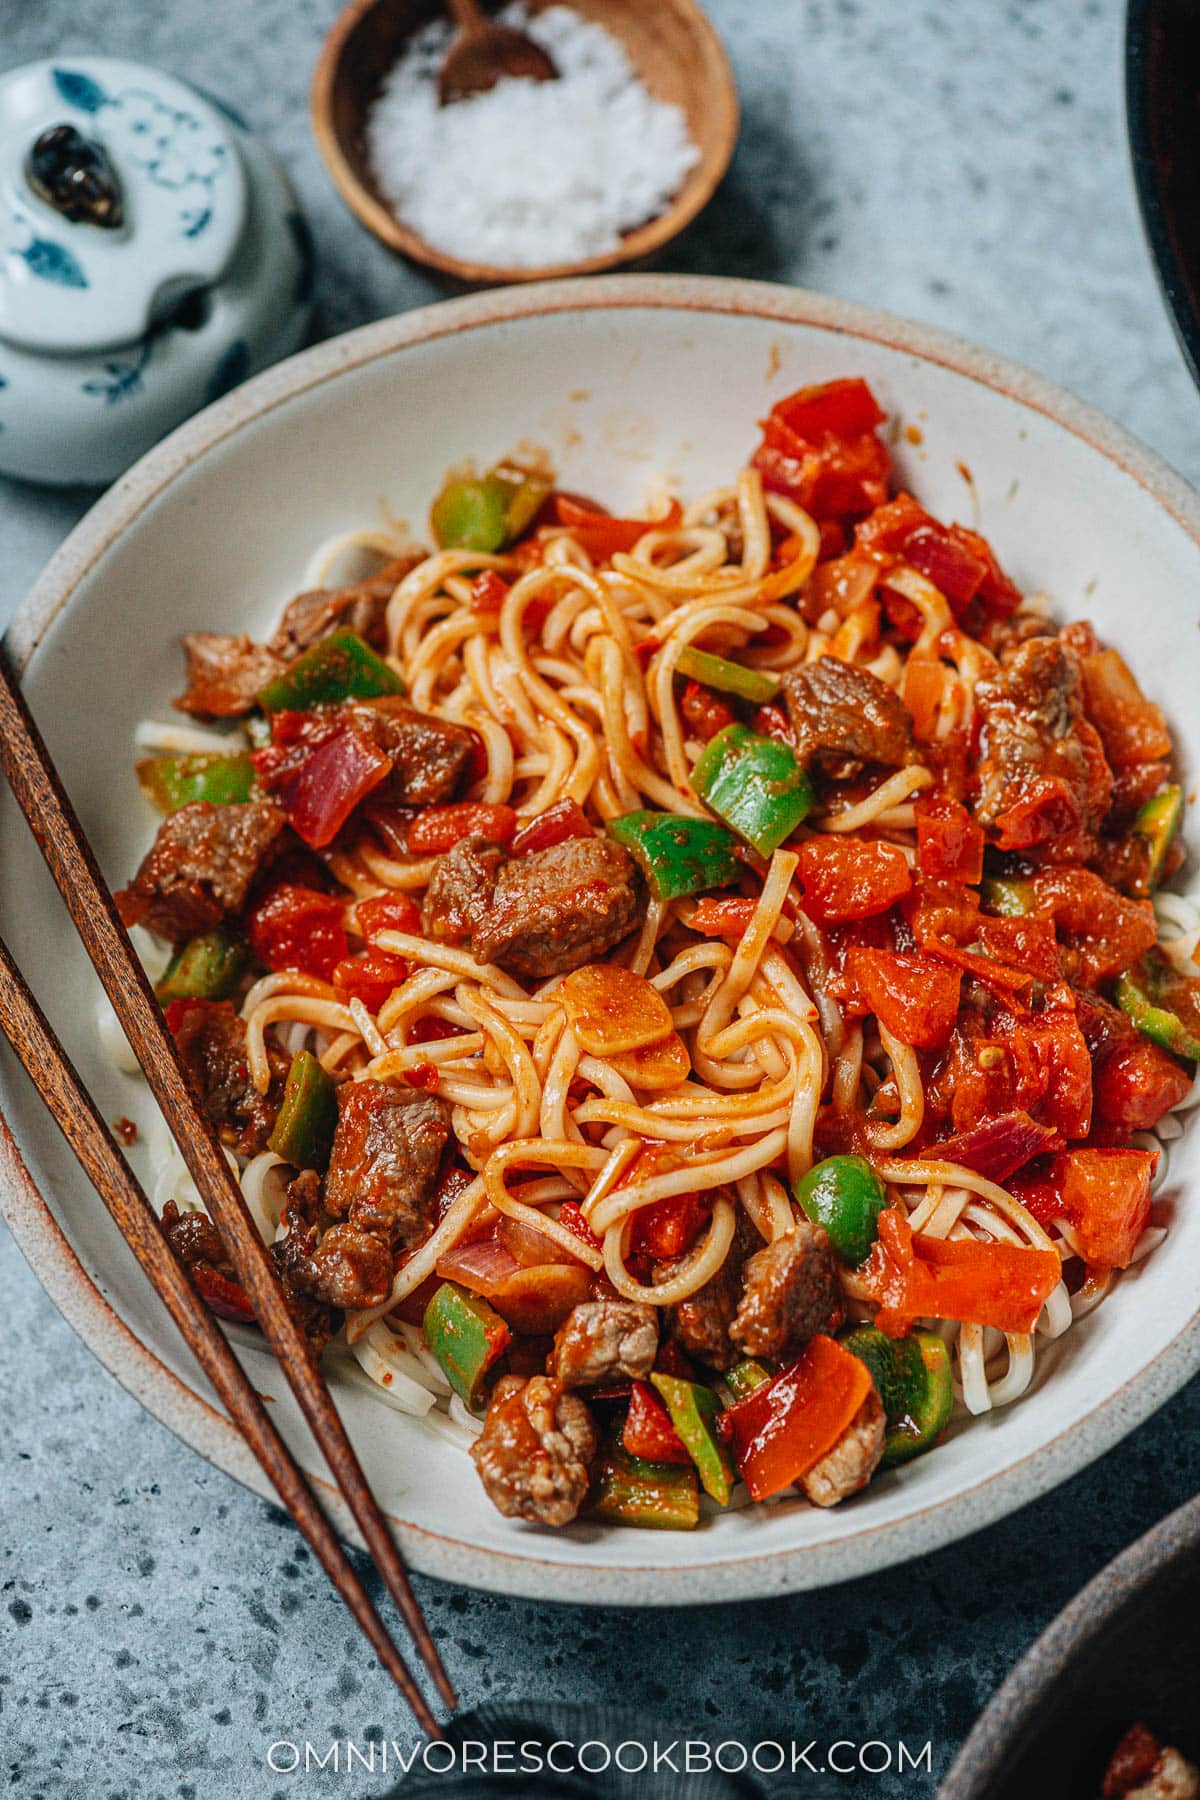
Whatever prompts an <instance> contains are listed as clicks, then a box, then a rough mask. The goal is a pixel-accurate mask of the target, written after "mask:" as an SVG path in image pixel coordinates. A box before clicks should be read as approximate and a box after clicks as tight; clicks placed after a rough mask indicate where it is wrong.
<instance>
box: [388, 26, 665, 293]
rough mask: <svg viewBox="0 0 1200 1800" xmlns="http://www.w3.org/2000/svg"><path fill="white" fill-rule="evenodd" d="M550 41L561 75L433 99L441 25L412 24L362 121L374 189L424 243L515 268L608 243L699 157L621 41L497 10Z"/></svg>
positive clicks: (652, 207)
mask: <svg viewBox="0 0 1200 1800" xmlns="http://www.w3.org/2000/svg"><path fill="white" fill-rule="evenodd" d="M498 18H499V22H501V23H502V24H505V25H514V26H516V27H517V28H518V29H519V30H522V31H527V32H528V33H529V35H530V36H531V37H532V38H533V39H534V40H535V41H536V42H537V43H539V44H540V45H542V47H543V48H544V49H545V50H547V51H548V52H549V54H550V56H552V57H553V59H554V62H555V64H556V66H557V68H558V71H559V77H560V78H559V80H557V81H527V80H524V81H523V80H516V79H512V78H506V79H505V80H502V81H500V82H498V83H497V84H496V86H495V87H494V88H492V89H491V90H490V92H488V93H485V94H479V95H477V96H475V97H473V98H472V99H469V100H459V101H456V102H455V103H454V104H452V105H450V106H445V107H443V106H439V104H438V96H437V75H438V70H439V68H440V66H441V62H442V58H443V56H444V55H445V52H446V50H447V48H448V46H449V44H450V40H451V36H452V31H451V28H450V26H449V24H448V23H446V22H445V21H442V20H436V21H434V23H433V24H431V25H428V26H426V27H425V28H424V29H423V30H422V31H420V32H418V33H417V34H416V35H415V36H414V37H413V38H412V40H411V42H410V44H409V47H408V49H407V51H406V52H405V54H404V56H403V57H402V58H401V60H400V61H399V62H398V63H397V64H396V66H395V67H394V68H393V69H392V71H391V73H390V74H389V75H388V76H387V78H386V80H385V81H384V84H383V88H382V91H381V92H380V95H379V98H378V99H377V100H376V102H375V104H374V105H373V107H372V108H371V111H370V114H369V116H368V120H367V148H368V152H369V154H370V159H371V166H372V169H373V171H374V175H375V180H376V182H377V184H378V186H379V190H380V193H381V194H382V196H383V198H384V199H385V200H386V201H387V202H388V204H389V205H390V206H391V207H392V208H393V209H394V211H395V213H396V216H397V217H398V218H399V219H401V220H402V221H403V222H404V224H406V225H407V226H408V227H409V228H410V229H411V230H413V231H415V232H416V233H417V234H418V235H419V236H420V237H422V238H424V239H425V241H426V242H427V243H428V244H430V245H431V246H434V247H436V248H437V249H439V250H443V251H445V252H446V253H447V254H448V255H451V256H456V257H459V258H460V259H462V260H464V261H469V262H478V263H491V264H493V265H496V266H504V267H511V268H538V267H542V266H545V265H547V264H552V263H566V262H577V261H580V260H582V259H583V258H585V257H590V256H600V255H603V254H604V253H605V252H606V251H609V250H615V249H616V248H617V247H618V246H619V244H620V240H621V234H622V233H623V232H626V231H629V230H632V228H633V227H634V226H635V225H641V224H643V223H644V222H645V221H646V220H647V219H652V218H655V217H657V216H658V214H659V213H661V212H662V211H663V210H664V209H665V208H666V206H667V205H668V203H669V202H670V201H671V199H672V198H673V197H674V196H675V194H677V193H678V191H679V189H680V187H681V185H682V183H683V180H684V177H685V176H686V175H687V173H688V171H689V170H690V169H691V168H693V167H694V166H695V164H696V162H697V160H698V158H699V154H700V153H699V151H698V150H697V148H696V146H695V144H694V143H693V142H692V140H691V138H690V137H689V136H688V129H687V121H686V119H685V117H684V114H683V111H682V109H681V108H680V107H678V106H672V105H670V104H668V103H667V102H666V101H663V100H657V99H655V98H654V96H653V95H652V94H651V93H649V91H648V90H647V89H646V88H645V87H644V86H643V84H642V83H641V81H640V80H639V79H638V77H637V75H636V74H635V72H634V70H633V67H632V65H631V63H630V61H629V58H628V57H627V56H626V54H625V51H624V49H623V48H622V46H621V45H620V44H619V43H618V42H617V40H616V39H615V38H614V37H612V36H611V34H610V33H609V32H607V31H605V29H604V28H603V26H601V25H596V24H594V23H593V22H592V21H591V20H588V19H584V18H582V17H581V16H580V14H579V13H577V12H575V11H574V10H573V9H572V8H571V7H570V6H551V7H548V8H547V9H546V10H545V11H544V12H539V13H536V14H533V15H530V14H529V13H528V12H527V11H526V8H525V6H524V5H521V4H516V5H512V6H507V7H505V9H504V11H503V12H501V13H500V14H499V15H498Z"/></svg>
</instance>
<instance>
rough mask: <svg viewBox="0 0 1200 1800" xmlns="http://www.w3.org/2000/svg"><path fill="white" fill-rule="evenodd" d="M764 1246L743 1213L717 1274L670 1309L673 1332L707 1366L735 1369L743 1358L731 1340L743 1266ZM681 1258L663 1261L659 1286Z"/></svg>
mask: <svg viewBox="0 0 1200 1800" xmlns="http://www.w3.org/2000/svg"><path fill="white" fill-rule="evenodd" d="M761 1248H762V1239H761V1238H760V1237H759V1235H758V1232H757V1231H756V1230H755V1229H754V1227H753V1225H751V1224H750V1222H749V1220H748V1219H746V1218H745V1217H744V1216H743V1215H742V1214H741V1213H739V1214H738V1221H737V1230H736V1234H735V1236H734V1240H733V1243H732V1244H731V1245H730V1246H729V1254H728V1255H727V1256H726V1258H725V1261H724V1262H723V1263H722V1264H721V1267H720V1268H719V1269H718V1270H717V1272H716V1274H715V1275H714V1276H713V1277H712V1279H711V1280H710V1281H706V1282H705V1284H704V1286H703V1287H702V1288H698V1289H697V1290H696V1292H695V1293H694V1294H690V1295H689V1296H688V1298H687V1299H686V1300H678V1301H676V1303H675V1305H674V1306H672V1307H669V1308H668V1309H667V1316H668V1320H669V1330H670V1333H671V1336H672V1337H673V1338H674V1339H675V1340H676V1342H677V1343H679V1344H680V1345H681V1346H682V1348H683V1349H684V1350H685V1351H686V1352H687V1354H688V1355H689V1356H691V1357H693V1358H694V1359H695V1360H696V1361H697V1362H699V1363H703V1364H704V1366H705V1367H706V1368H709V1369H719V1370H723V1369H732V1367H733V1365H734V1363H736V1362H740V1361H741V1354H740V1352H739V1351H738V1350H736V1349H735V1348H734V1345H733V1343H732V1342H731V1340H730V1336H729V1327H730V1326H731V1325H732V1324H733V1320H734V1315H735V1314H736V1312H737V1309H738V1301H739V1300H740V1299H741V1294H742V1266H743V1264H744V1263H745V1261H746V1258H747V1256H748V1255H749V1254H750V1252H751V1251H752V1250H755V1249H761ZM681 1260H682V1259H676V1260H674V1261H671V1262H665V1263H660V1264H659V1265H658V1267H657V1268H656V1269H655V1270H654V1273H653V1276H652V1277H651V1279H652V1280H653V1282H654V1284H655V1286H661V1285H662V1283H663V1282H664V1281H669V1280H670V1279H671V1277H672V1276H673V1275H674V1274H675V1273H676V1272H677V1270H678V1268H679V1265H680V1261H681Z"/></svg>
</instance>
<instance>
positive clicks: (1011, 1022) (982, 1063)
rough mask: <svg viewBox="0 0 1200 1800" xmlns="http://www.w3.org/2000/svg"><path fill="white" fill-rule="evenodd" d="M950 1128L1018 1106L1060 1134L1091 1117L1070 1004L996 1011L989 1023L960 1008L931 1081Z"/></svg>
mask: <svg viewBox="0 0 1200 1800" xmlns="http://www.w3.org/2000/svg"><path fill="white" fill-rule="evenodd" d="M934 1088H935V1098H936V1097H940V1096H941V1095H945V1097H946V1101H947V1103H948V1110H949V1113H950V1116H951V1118H952V1119H953V1122H954V1126H955V1129H956V1130H957V1131H960V1132H969V1131H973V1130H974V1129H975V1127H976V1126H977V1125H979V1124H981V1123H982V1122H983V1121H984V1120H986V1119H996V1118H1001V1117H1002V1116H1003V1115H1004V1114H1005V1113H1011V1112H1015V1111H1024V1112H1028V1113H1030V1114H1032V1116H1033V1117H1034V1118H1035V1119H1037V1120H1039V1121H1040V1122H1041V1123H1042V1124H1044V1125H1049V1126H1051V1127H1052V1128H1053V1129H1054V1130H1056V1131H1058V1132H1060V1133H1061V1134H1062V1136H1063V1137H1066V1138H1081V1137H1086V1136H1087V1134H1088V1132H1089V1130H1090V1128H1091V1122H1092V1064H1091V1058H1090V1057H1089V1055H1088V1048H1087V1044H1086V1043H1085V1042H1084V1038H1083V1033H1082V1032H1081V1031H1080V1029H1079V1021H1078V1020H1077V1018H1076V1016H1075V1011H1074V1008H1073V1007H1071V1006H1054V1007H1049V1008H1047V1010H1046V1011H1044V1012H1041V1013H1036V1014H1035V1013H1029V1014H1025V1015H1023V1016H1022V1017H1020V1018H1018V1017H1015V1016H1012V1015H1009V1014H1007V1013H1004V1012H1000V1011H998V1012H997V1014H996V1016H995V1017H994V1018H993V1019H992V1021H991V1022H990V1023H988V1024H985V1023H984V1021H983V1020H982V1018H981V1017H980V1016H979V1015H977V1014H973V1013H966V1012H964V1013H963V1014H962V1016H961V1017H960V1019H959V1021H958V1023H957V1025H956V1026H955V1028H954V1031H953V1033H952V1034H951V1039H950V1048H949V1051H948V1053H947V1056H946V1059H945V1062H944V1063H943V1064H942V1066H941V1069H940V1071H939V1075H938V1077H937V1079H936V1082H935V1084H934Z"/></svg>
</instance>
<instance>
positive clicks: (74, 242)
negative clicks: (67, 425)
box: [0, 56, 247, 355]
mask: <svg viewBox="0 0 1200 1800" xmlns="http://www.w3.org/2000/svg"><path fill="white" fill-rule="evenodd" d="M35 145H36V146H37V148H36V150H35ZM72 214H73V215H74V216H71V215H72ZM246 214H247V181H246V170H245V165H244V162H243V158H242V154H241V152H240V149H239V145H238V133H237V131H236V129H235V128H234V127H233V126H232V125H231V123H230V121H229V120H228V119H227V118H226V117H225V116H223V115H222V113H221V112H219V111H218V109H217V108H216V107H215V106H213V105H212V104H211V103H210V102H209V101H208V100H206V99H204V98H203V97H202V96H201V95H200V94H198V93H197V92H196V91H195V90H194V89H193V88H190V87H186V86H184V84H183V83H182V82H180V81H177V80H175V78H174V77H173V76H170V75H166V74H163V73H161V72H160V71H158V70H152V69H147V68H144V67H142V66H141V65H139V64H136V63H130V62H124V61H120V60H118V59H116V58H112V57H92V56H89V57H87V58H86V59H78V60H73V59H71V58H69V57H67V58H64V59H63V60H62V61H61V62H60V61H50V62H42V63H32V64H29V65H27V66H26V67H24V68H19V69H15V70H13V71H12V72H11V73H9V74H7V75H4V76H2V77H0V339H2V340H6V341H7V342H8V343H10V344H12V345H14V346H16V347H18V348H20V349H22V350H28V351H34V352H50V353H54V354H60V355H61V354H78V353H80V352H84V351H97V350H105V349H110V348H115V347H116V346H118V345H121V344H129V343H133V342H135V341H137V340H138V339H140V338H143V337H144V336H145V335H146V334H147V333H148V332H149V331H150V330H151V329H152V328H153V327H154V326H156V325H157V324H159V323H160V322H162V321H164V320H166V319H167V318H169V317H170V316H171V314H172V312H173V311H174V310H175V309H176V308H177V307H178V306H179V303H180V302H181V301H182V300H183V299H184V297H185V296H186V295H187V294H189V293H191V292H194V291H195V290H196V289H202V288H211V287H213V286H214V285H215V284H216V283H217V282H219V280H220V279H221V277H222V275H223V274H224V273H225V271H226V270H227V269H228V268H229V265H230V263H231V262H232V260H233V258H234V255H235V252H236V251H237V248H238V245H239V242H240V240H241V238H242V234H243V232H244V230H245V226H246Z"/></svg>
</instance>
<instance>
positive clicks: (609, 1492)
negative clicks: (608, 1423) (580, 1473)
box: [588, 1439, 700, 1531]
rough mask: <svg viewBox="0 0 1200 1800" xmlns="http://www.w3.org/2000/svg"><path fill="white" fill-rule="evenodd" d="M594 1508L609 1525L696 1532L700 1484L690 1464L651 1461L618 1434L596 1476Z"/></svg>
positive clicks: (604, 1453)
mask: <svg viewBox="0 0 1200 1800" xmlns="http://www.w3.org/2000/svg"><path fill="white" fill-rule="evenodd" d="M588 1513H589V1515H590V1517H592V1518H593V1519H603V1520H604V1521H605V1522H606V1523H607V1524H609V1525H639V1526H641V1527H642V1528H643V1529H644V1530H650V1531H694V1530H695V1528H696V1526H697V1525H698V1524H699V1523H700V1487H699V1483H698V1482H697V1480H696V1471H695V1469H693V1468H692V1467H691V1466H690V1465H689V1464H687V1463H657V1462H647V1461H646V1460H645V1459H644V1458H643V1457H641V1456H631V1455H630V1453H629V1451H628V1450H626V1449H625V1447H624V1445H623V1444H621V1443H619V1442H617V1441H616V1440H615V1439H612V1440H610V1441H609V1442H607V1443H606V1444H605V1445H604V1447H603V1449H602V1451H601V1453H600V1459H599V1462H598V1463H597V1466H596V1470H595V1473H594V1475H593V1477H592V1498H591V1502H590V1504H589V1506H588Z"/></svg>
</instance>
